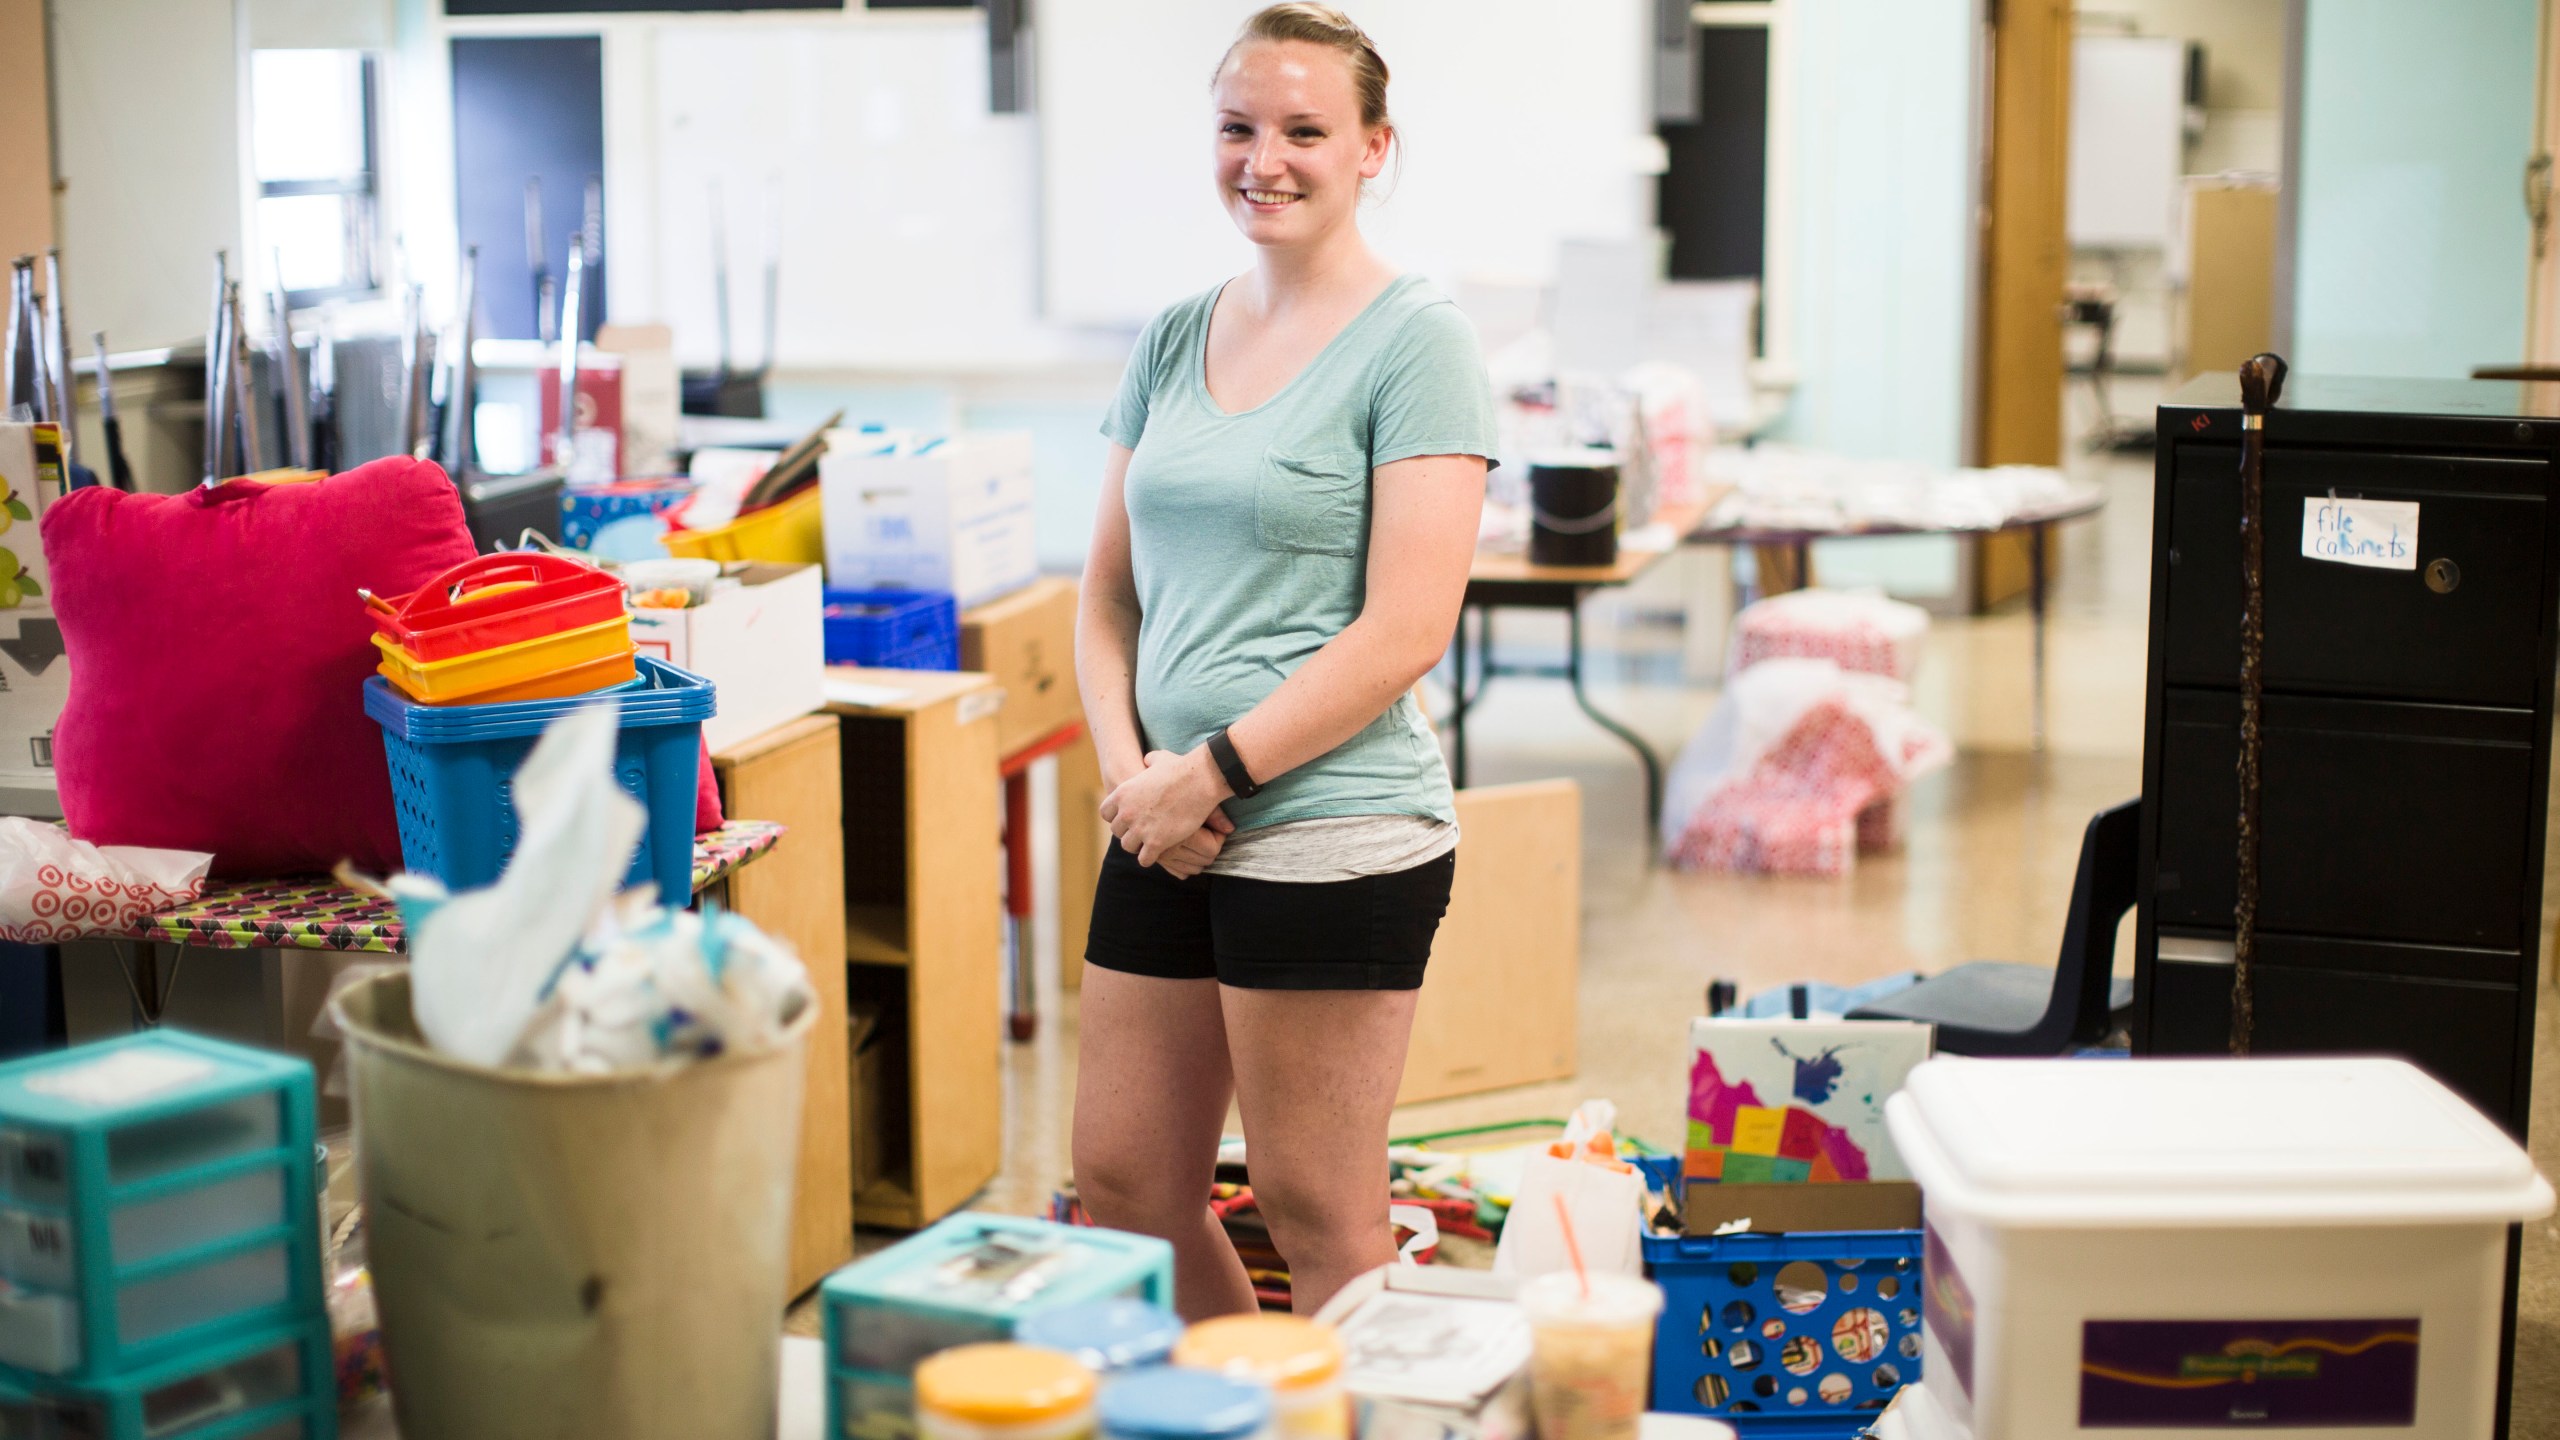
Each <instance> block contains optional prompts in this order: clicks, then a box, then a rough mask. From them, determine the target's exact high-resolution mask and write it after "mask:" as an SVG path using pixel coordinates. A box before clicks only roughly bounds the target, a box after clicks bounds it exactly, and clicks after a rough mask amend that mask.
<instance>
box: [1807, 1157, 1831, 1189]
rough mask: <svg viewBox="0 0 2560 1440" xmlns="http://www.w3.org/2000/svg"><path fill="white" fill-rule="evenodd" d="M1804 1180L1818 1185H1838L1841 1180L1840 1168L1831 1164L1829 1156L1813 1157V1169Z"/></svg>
mask: <svg viewBox="0 0 2560 1440" xmlns="http://www.w3.org/2000/svg"><path fill="white" fill-rule="evenodd" d="M1804 1178H1806V1179H1807V1180H1810V1181H1812V1182H1813V1183H1814V1184H1816V1185H1832V1184H1836V1183H1838V1182H1839V1179H1840V1167H1839V1166H1837V1165H1834V1164H1832V1163H1831V1157H1830V1156H1829V1155H1822V1154H1817V1155H1815V1156H1814V1157H1813V1166H1812V1169H1811V1170H1810V1171H1809V1172H1808V1173H1807V1174H1806V1175H1805V1177H1804Z"/></svg>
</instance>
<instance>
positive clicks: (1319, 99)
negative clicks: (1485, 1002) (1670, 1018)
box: [1075, 4, 1494, 1318]
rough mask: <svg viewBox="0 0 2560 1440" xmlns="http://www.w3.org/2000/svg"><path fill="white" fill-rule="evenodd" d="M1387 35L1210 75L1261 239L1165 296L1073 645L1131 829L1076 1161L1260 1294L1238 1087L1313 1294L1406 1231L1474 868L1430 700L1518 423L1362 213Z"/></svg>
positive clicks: (1315, 37) (1083, 1075) (1112, 803)
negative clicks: (1226, 1169) (1232, 1169)
mask: <svg viewBox="0 0 2560 1440" xmlns="http://www.w3.org/2000/svg"><path fill="white" fill-rule="evenodd" d="M1386 92H1387V67H1386V65H1385V63H1384V62H1383V61H1381V60H1380V59H1379V57H1378V53H1377V50H1376V49H1375V47H1373V46H1372V45H1371V44H1370V43H1369V39H1368V37H1367V36H1366V35H1364V34H1362V33H1361V31H1360V29H1359V27H1358V26H1356V25H1354V24H1352V23H1351V21H1350V20H1349V19H1348V18H1347V17H1345V16H1344V15H1343V14H1342V12H1340V11H1338V10H1335V9H1333V8H1331V7H1330V6H1325V5H1317V4H1282V5H1274V6H1272V7H1270V8H1269V9H1267V10H1264V11H1262V12H1261V13H1260V14H1258V15H1256V16H1254V18H1253V19H1252V20H1250V21H1249V22H1247V23H1246V25H1245V28H1244V31H1243V33H1242V35H1241V36H1240V37H1239V38H1238V39H1237V40H1236V42H1235V44H1234V45H1233V46H1232V47H1231V48H1230V49H1229V50H1228V52H1227V54H1226V56H1225V58H1224V60H1223V61H1222V62H1221V63H1220V65H1219V67H1218V70H1217V73H1216V77H1215V79H1214V82H1213V85H1212V91H1211V101H1212V106H1213V110H1214V118H1215V127H1216V129H1215V135H1216V138H1215V144H1214V149H1213V154H1214V157H1215V164H1214V172H1215V177H1216V183H1217V188H1218V194H1219V197H1220V200H1221V202H1222V203H1223V204H1224V205H1225V206H1226V209H1227V213H1228V214H1229V216H1231V217H1232V218H1233V219H1234V221H1235V223H1236V227H1237V228H1238V229H1240V230H1242V231H1243V232H1244V234H1245V237H1246V238H1247V239H1249V240H1251V241H1252V242H1253V243H1254V245H1255V246H1256V258H1255V264H1254V268H1253V269H1251V270H1249V271H1247V272H1246V273H1244V274H1242V275H1239V276H1237V277H1236V278H1234V279H1232V280H1229V281H1227V282H1226V283H1225V284H1223V285H1221V286H1219V287H1218V288H1217V289H1215V290H1212V291H1209V292H1208V293H1206V294H1202V295H1199V296H1195V297H1193V298H1192V299H1189V300H1185V301H1182V302H1181V303H1179V304H1176V305H1174V306H1173V307H1171V308H1170V309H1168V310H1166V311H1165V312H1164V313H1162V314H1161V315H1158V316H1157V317H1156V318H1155V320H1154V322H1153V323H1152V324H1150V325H1149V326H1148V327H1147V329H1146V332H1145V333H1144V334H1143V335H1142V336H1141V337H1140V338H1139V341H1138V345H1137V349H1136V351H1135V352H1134V353H1133V354H1132V355H1131V356H1130V359H1129V366H1128V371H1127V373H1126V375H1125V376H1124V378H1123V379H1122V381H1121V385H1120V392H1119V396H1118V398H1117V399H1116V400H1115V401H1114V402H1113V404H1112V407H1111V411H1110V413H1109V415H1108V417H1107V418H1106V419H1105V420H1104V422H1103V433H1104V435H1105V436H1107V437H1108V438H1109V439H1110V441H1111V442H1112V443H1111V450H1110V456H1109V459H1108V460H1107V462H1106V463H1105V465H1104V468H1103V488H1102V503H1101V507H1100V511H1099V514H1098V515H1097V517H1096V521H1095V525H1094V536H1093V550H1092V554H1091V556H1090V558H1089V561H1088V563H1087V565H1086V569H1085V581H1084V597H1083V608H1082V612H1081V614H1080V616H1079V618H1078V625H1077V656H1076V664H1077V672H1078V676H1079V679H1080V680H1081V682H1082V687H1083V691H1084V704H1085V717H1086V720H1087V723H1088V724H1089V725H1090V726H1091V727H1092V732H1093V736H1094V740H1095V743H1096V746H1097V747H1098V749H1099V752H1100V756H1101V762H1102V770H1103V780H1104V784H1105V786H1106V787H1107V794H1106V795H1105V797H1104V800H1103V803H1102V815H1103V818H1104V819H1105V820H1106V821H1108V822H1109V823H1110V826H1111V830H1112V833H1113V834H1114V835H1115V836H1116V837H1117V838H1118V842H1119V843H1118V845H1117V846H1115V847H1114V848H1113V849H1112V850H1111V852H1110V854H1109V859H1108V860H1107V861H1106V863H1105V864H1104V866H1103V873H1102V879H1101V883H1100V886H1099V888H1098V889H1097V891H1096V894H1095V898H1094V909H1093V931H1092V934H1091V937H1090V939H1089V941H1088V943H1087V948H1086V951H1085V958H1086V960H1087V962H1088V963H1089V965H1090V966H1091V968H1090V969H1089V970H1088V971H1087V973H1086V979H1085V984H1084V993H1083V1001H1082V1043H1081V1059H1080V1061H1079V1071H1078V1077H1077V1086H1076V1118H1075V1168H1076V1186H1077V1191H1078V1193H1079V1194H1080V1195H1081V1196H1082V1197H1083V1199H1084V1202H1085V1204H1086V1206H1087V1208H1088V1209H1089V1210H1090V1211H1091V1212H1092V1214H1093V1215H1094V1217H1095V1218H1096V1219H1097V1220H1099V1221H1100V1222H1101V1223H1103V1224H1106V1225H1111V1226H1115V1227H1118V1228H1122V1229H1128V1230H1137V1231H1143V1232H1145V1233H1148V1234H1153V1235H1160V1236H1163V1237H1164V1238H1165V1239H1167V1240H1169V1241H1171V1242H1172V1243H1173V1246H1174V1257H1175V1273H1176V1289H1177V1291H1178V1298H1179V1302H1180V1306H1181V1309H1182V1311H1183V1313H1184V1314H1185V1315H1187V1316H1190V1317H1193V1318H1199V1317H1202V1316H1207V1315H1214V1314H1221V1313H1226V1312H1231V1311H1241V1310H1247V1309H1251V1308H1252V1306H1253V1294H1252V1290H1251V1288H1250V1286H1249V1284H1248V1282H1247V1280H1246V1276H1245V1272H1244V1267H1243V1265H1242V1263H1241V1262H1240V1261H1239V1260H1238V1259H1237V1257H1236V1252H1235V1249H1234V1247H1233V1246H1231V1245H1230V1244H1228V1242H1227V1240H1226V1237H1225V1234H1224V1232H1223V1231H1222V1230H1221V1228H1220V1227H1219V1225H1218V1222H1217V1221H1216V1219H1215V1218H1214V1217H1213V1216H1212V1215H1211V1214H1210V1213H1209V1209H1208V1196H1209V1186H1210V1175H1211V1170H1212V1168H1213V1166H1214V1164H1215V1160H1216V1151H1217V1145H1218V1138H1219V1135H1220V1132H1221V1130H1222V1128H1223V1127H1224V1125H1225V1122H1226V1115H1227V1106H1228V1102H1229V1100H1230V1099H1231V1098H1232V1099H1233V1100H1234V1101H1235V1103H1236V1104H1237V1106H1238V1108H1239V1109H1241V1111H1242V1112H1243V1116H1244V1128H1245V1135H1246V1141H1247V1146H1248V1150H1249V1157H1250V1165H1251V1169H1252V1174H1253V1185H1254V1195H1255V1199H1256V1200H1257V1201H1258V1202H1259V1205H1260V1207H1261V1210H1262V1212H1263V1214H1264V1216H1265V1217H1266V1218H1267V1219H1268V1221H1269V1223H1270V1226H1271V1233H1272V1239H1273V1240H1274V1242H1275V1243H1276V1244H1277V1245H1278V1247H1279V1249H1280V1252H1281V1254H1282V1255H1283V1256H1284V1257H1285V1258H1286V1259H1287V1261H1288V1264H1289V1270H1290V1277H1291V1282H1292V1292H1293V1297H1294V1300H1295V1303H1296V1305H1297V1308H1298V1309H1300V1310H1301V1311H1311V1310H1313V1309H1315V1308H1316V1307H1317V1306H1318V1305H1321V1304H1322V1303H1323V1302H1324V1301H1325V1300H1326V1299H1327V1298H1328V1297H1330V1296H1331V1295H1332V1294H1333V1293H1334V1291H1336V1290H1337V1289H1340V1288H1341V1286H1342V1284H1343V1282H1344V1281H1346V1280H1348V1279H1350V1278H1351V1277H1352V1276H1354V1275H1357V1274H1359V1273H1360V1272H1361V1271H1363V1270H1367V1269H1370V1268H1372V1267H1374V1266H1377V1265H1381V1264H1384V1263H1386V1262H1387V1261H1388V1260H1389V1259H1391V1258H1393V1245H1392V1242H1391V1238H1390V1234H1389V1230H1388V1224H1387V1165H1386V1141H1387V1120H1388V1112H1389V1110H1390V1109H1391V1108H1392V1106H1393V1104H1394V1099H1395V1092H1396V1087H1397V1085H1398V1083H1399V1081H1400V1080H1401V1078H1402V1075H1403V1071H1404V1057H1405V1045H1406V1041H1407V1038H1408V1035H1409V1032H1410V1030H1411V1026H1412V1021H1413V1009H1414V1000H1415V996H1416V992H1417V990H1418V988H1419V987H1420V985H1421V983H1422V970H1423V962H1424V960H1425V958H1426V957H1427V956H1428V954H1429V952H1430V946H1431V937H1432V934H1433V932H1434V931H1435V930H1436V929H1437V928H1438V926H1439V923H1440V918H1441V915H1442V913H1443V912H1444V911H1445V910H1446V908H1447V906H1448V900H1449V885H1450V879H1451V877H1452V876H1453V875H1454V874H1455V870H1456V863H1457V857H1456V847H1457V843H1458V834H1457V823H1456V815H1455V812H1454V810H1453V809H1452V805H1451V796H1450V789H1449V777H1448V772H1447V770H1446V769H1445V768H1444V767H1443V766H1442V764H1441V761H1440V749H1439V743H1438V741H1437V739H1436V738H1435V737H1434V736H1433V734H1432V733H1431V730H1430V727H1429V726H1428V724H1427V723H1426V722H1425V721H1424V719H1423V718H1422V716H1421V714H1420V712H1419V711H1418V710H1417V709H1416V707H1415V706H1414V703H1413V701H1412V699H1411V698H1410V692H1411V690H1412V688H1413V685H1414V682H1415V681H1416V680H1418V679H1420V678H1421V676H1422V675H1423V674H1424V672H1426V671H1427V670H1429V669H1430V668H1431V667H1432V665H1434V664H1435V663H1437V661H1438V659H1439V657H1440V655H1441V653H1442V652H1443V650H1445V649H1446V647H1447V645H1448V642H1449V636H1450V634H1451V632H1452V630H1453V629H1454V627H1455V625H1456V621H1457V615H1458V608H1459V602H1460V599H1461V597H1462V596H1463V594H1464V593H1465V589H1466V576H1467V565H1468V561H1469V559H1470V557H1471V556H1472V555H1473V553H1474V550H1475V539H1476V525H1477V515H1478V512H1479V510H1480V509H1481V508H1482V505H1483V501H1484V476H1485V468H1486V457H1487V456H1489V455H1490V454H1491V453H1492V450H1493V438H1494V437H1493V424H1494V418H1493V402H1492V396H1491V393H1490V390H1489V387H1488V386H1487V384H1486V380H1485V374H1484V365H1483V361H1482V358H1481V356H1480V355H1479V353H1478V351H1477V347H1476V341H1475V334H1474V331H1473V329H1472V328H1471V327H1470V326H1469V325H1468V324H1467V321H1466V319H1465V318H1464V317H1463V316H1461V315H1460V314H1459V313H1458V311H1457V308H1456V307H1455V306H1453V305H1452V304H1450V303H1449V301H1448V299H1447V298H1446V297H1445V296H1443V295H1441V294H1440V293H1439V292H1438V291H1437V290H1435V289H1434V288H1433V287H1432V286H1431V285H1430V284H1428V283H1427V282H1425V281H1423V280H1422V279H1420V278H1419V277H1416V276H1410V275H1400V274H1398V273H1397V272H1396V271H1395V270H1394V269H1393V268H1392V267H1390V266H1389V265H1388V264H1386V263H1385V262H1384V261H1382V260H1381V259H1379V258H1378V256H1377V255H1375V254H1374V253H1372V252H1371V251H1370V249H1369V247H1368V246H1367V245H1366V244H1365V243H1364V242H1363V241H1362V239H1361V236H1360V229H1359V224H1358V212H1359V204H1360V197H1361V190H1362V187H1363V185H1364V184H1365V183H1366V182H1368V181H1370V180H1373V179H1375V178H1376V177H1377V175H1378V174H1379V172H1380V171H1381V170H1382V169H1383V168H1384V167H1385V165H1386V162H1387V156H1388V151H1389V149H1390V148H1391V147H1392V145H1393V142H1394V136H1395V132H1394V129H1393V127H1392V125H1391V124H1390V122H1389V121H1388V118H1387V93H1386Z"/></svg>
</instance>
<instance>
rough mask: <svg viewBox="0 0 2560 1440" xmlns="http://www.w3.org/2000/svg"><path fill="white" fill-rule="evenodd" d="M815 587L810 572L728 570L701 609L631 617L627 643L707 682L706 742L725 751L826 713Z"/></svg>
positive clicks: (794, 568) (764, 567) (801, 568)
mask: <svg viewBox="0 0 2560 1440" xmlns="http://www.w3.org/2000/svg"><path fill="white" fill-rule="evenodd" d="M821 588H822V587H821V586H820V585H819V583H818V567H817V566H815V565H771V564H765V563H761V562H755V563H749V564H745V565H740V566H733V567H731V573H729V574H727V575H724V576H722V577H721V579H720V582H719V584H718V585H717V586H716V587H715V588H714V589H713V590H712V592H711V599H710V600H709V601H708V602H707V603H705V604H701V605H696V606H694V607H693V608H691V609H688V610H653V609H635V610H633V611H632V612H631V643H632V645H633V646H634V647H635V648H637V649H638V650H639V652H640V653H641V654H643V655H648V656H653V657H655V658H657V659H660V660H664V661H666V662H667V663H668V664H670V665H673V666H675V667H676V668H678V669H680V670H690V671H692V672H693V673H694V674H696V675H699V676H701V677H702V678H703V679H705V680H708V681H710V682H711V683H712V686H713V687H714V694H715V695H716V697H717V698H718V701H719V709H718V710H717V711H715V712H714V713H713V714H712V716H711V718H710V719H708V720H705V721H703V722H702V739H703V743H705V744H707V745H709V746H710V747H711V748H712V750H714V751H715V752H716V751H721V750H726V749H728V748H729V747H730V746H732V745H735V744H738V743H739V742H740V741H743V740H751V739H754V738H755V737H756V736H758V735H761V734H763V733H764V732H766V731H767V730H770V729H772V728H774V727H775V726H777V725H781V724H784V723H785V722H788V721H791V720H796V719H798V718H799V717H800V716H803V715H806V714H808V713H809V712H811V711H813V710H821V709H824V708H825V707H826V703H827V696H826V674H827V645H826V633H825V627H824V622H823V620H822V619H821V618H820V615H819V611H820V609H821V607H822V605H823V604H824V602H823V601H822V600H821V599H820V591H821Z"/></svg>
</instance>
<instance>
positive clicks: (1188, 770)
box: [1102, 750, 1236, 880]
mask: <svg viewBox="0 0 2560 1440" xmlns="http://www.w3.org/2000/svg"><path fill="white" fill-rule="evenodd" d="M1226 795H1227V789H1226V782H1225V781H1224V780H1223V779H1222V778H1220V777H1219V776H1218V773H1217V771H1216V769H1215V768H1214V767H1213V766H1211V765H1210V763H1209V761H1208V756H1207V753H1206V752H1205V751H1200V752H1194V753H1193V754H1190V755H1177V754H1175V753H1174V752H1172V751H1170V750H1154V751H1149V752H1148V754H1147V761H1146V767H1145V768H1144V769H1142V770H1140V771H1139V772H1138V773H1137V774H1135V775H1132V776H1130V777H1129V778H1128V779H1126V780H1123V781H1121V782H1120V783H1119V784H1117V785H1115V786H1113V787H1112V788H1111V793H1110V794H1108V795H1105V796H1103V797H1102V818H1103V821H1104V822H1105V823H1106V824H1108V825H1110V827H1111V833H1112V835H1113V837H1114V838H1116V839H1117V840H1118V841H1119V842H1120V848H1121V849H1123V850H1126V851H1128V852H1129V853H1130V854H1132V855H1135V856H1137V857H1138V863H1139V864H1140V865H1162V866H1163V867H1164V869H1165V873H1166V874H1168V875H1171V876H1173V877H1174V878H1175V879H1177V880H1188V879H1190V878H1191V877H1192V876H1194V875H1197V874H1199V873H1200V872H1201V871H1203V870H1206V869H1208V868H1209V864H1210V862H1211V861H1213V860H1216V859H1217V858H1218V851H1219V849H1220V848H1221V847H1223V846H1224V845H1225V844H1226V841H1227V836H1229V835H1230V834H1233V833H1234V831H1235V828H1236V826H1235V822H1234V821H1232V820H1230V819H1228V818H1227V815H1226V812H1225V811H1223V810H1221V809H1219V808H1218V803H1219V802H1220V801H1221V800H1223V799H1225V798H1226Z"/></svg>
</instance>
